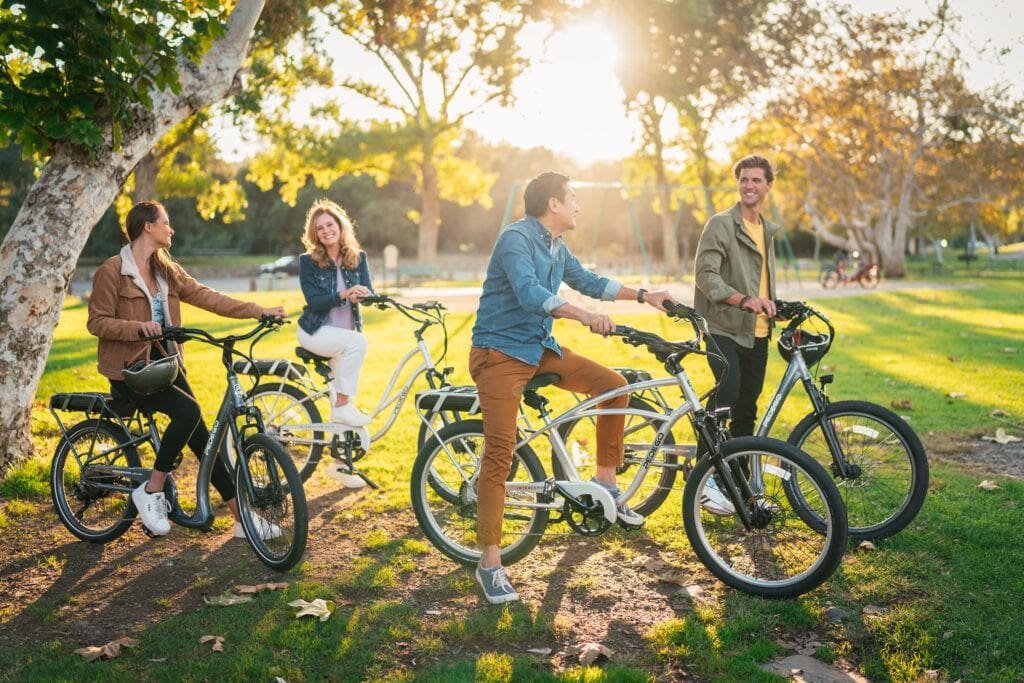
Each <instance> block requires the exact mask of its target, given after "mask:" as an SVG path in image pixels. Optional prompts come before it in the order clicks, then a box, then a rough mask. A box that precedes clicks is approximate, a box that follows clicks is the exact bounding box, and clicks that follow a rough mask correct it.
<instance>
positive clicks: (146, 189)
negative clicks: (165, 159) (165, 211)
mask: <svg viewBox="0 0 1024 683" xmlns="http://www.w3.org/2000/svg"><path fill="white" fill-rule="evenodd" d="M159 165H160V157H158V156H157V154H156V150H155V149H151V150H149V152H147V153H146V156H144V157H142V161H140V162H139V163H138V165H137V166H136V167H135V171H133V175H134V177H135V189H134V190H133V191H132V203H133V204H138V203H139V202H145V201H158V200H159V198H158V197H157V196H156V170H157V167H158V166H159Z"/></svg>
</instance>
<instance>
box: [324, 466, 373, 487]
mask: <svg viewBox="0 0 1024 683" xmlns="http://www.w3.org/2000/svg"><path fill="white" fill-rule="evenodd" d="M327 476H328V477H330V478H331V479H333V480H334V481H336V482H338V483H339V484H341V485H342V486H344V487H345V488H347V489H361V488H363V487H364V486H366V482H365V481H363V478H362V477H358V476H356V475H354V474H352V473H350V472H348V471H347V470H346V469H345V466H344V465H340V464H337V463H335V464H333V465H331V466H330V467H328V468H327Z"/></svg>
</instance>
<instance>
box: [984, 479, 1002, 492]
mask: <svg viewBox="0 0 1024 683" xmlns="http://www.w3.org/2000/svg"><path fill="white" fill-rule="evenodd" d="M978 488H979V489H981V490H982V491H995V490H996V489H999V488H1001V487H1000V486H999V484H997V483H995V482H994V481H992V480H990V479H984V480H982V482H981V483H980V484H978Z"/></svg>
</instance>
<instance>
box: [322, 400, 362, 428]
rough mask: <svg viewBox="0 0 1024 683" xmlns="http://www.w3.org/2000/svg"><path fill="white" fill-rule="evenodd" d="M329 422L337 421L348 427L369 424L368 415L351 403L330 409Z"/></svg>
mask: <svg viewBox="0 0 1024 683" xmlns="http://www.w3.org/2000/svg"><path fill="white" fill-rule="evenodd" d="M331 422H338V423H340V424H343V425H348V426H350V427H362V426H364V425H368V424H370V416H369V415H367V414H366V413H364V412H363V411H361V410H359V409H358V408H356V407H355V406H354V405H352V404H351V403H346V404H345V405H343V406H334V408H332V409H331Z"/></svg>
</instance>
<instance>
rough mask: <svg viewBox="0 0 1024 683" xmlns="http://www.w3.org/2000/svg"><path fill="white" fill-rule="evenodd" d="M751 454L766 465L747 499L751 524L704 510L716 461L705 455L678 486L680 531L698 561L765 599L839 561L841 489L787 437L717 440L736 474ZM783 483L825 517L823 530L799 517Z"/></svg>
mask: <svg viewBox="0 0 1024 683" xmlns="http://www.w3.org/2000/svg"><path fill="white" fill-rule="evenodd" d="M750 458H760V462H761V463H762V464H763V465H764V468H763V472H764V476H763V480H764V487H763V488H761V489H756V491H757V492H758V496H757V498H755V499H752V500H751V501H748V503H747V504H748V506H749V508H748V509H750V510H751V512H752V514H753V515H756V516H757V518H758V521H757V523H756V524H754V525H753V526H752V527H751V528H749V529H748V528H746V527H745V526H744V524H743V521H742V519H741V518H740V516H739V515H738V514H736V513H733V514H727V515H718V514H714V513H712V512H709V511H708V510H706V509H704V507H703V505H702V494H703V492H704V487H705V486H706V485H707V482H708V480H709V479H710V478H711V476H713V475H715V473H716V469H715V464H714V460H713V459H712V458H711V457H705V458H701V459H700V460H699V461H698V462H697V464H696V465H695V466H694V468H693V471H692V472H691V473H690V476H688V477H687V480H686V486H685V488H684V489H683V524H684V526H685V527H686V536H687V538H689V540H690V544H691V545H692V547H693V550H694V552H695V553H696V554H697V557H698V558H699V559H700V560H701V562H703V563H704V566H706V567H707V568H708V569H709V570H710V571H711V573H712V574H714V575H715V576H716V577H718V578H719V579H721V580H722V581H723V582H725V583H726V584H728V585H729V586H732V587H733V588H737V589H739V590H741V591H743V592H745V593H750V594H753V595H758V596H761V597H765V598H793V597H796V596H798V595H802V594H804V593H806V592H808V591H810V590H812V589H814V588H816V587H818V586H820V585H821V584H822V583H824V582H825V581H826V580H828V578H829V577H830V576H832V574H833V572H835V570H836V568H837V567H838V566H839V563H840V562H841V561H842V558H843V552H844V551H845V549H846V538H847V522H846V510H845V508H844V507H843V502H842V498H841V497H840V495H839V490H838V489H837V488H836V485H835V483H834V482H833V481H832V478H831V477H829V476H828V473H827V472H825V470H824V469H823V468H822V467H821V465H820V464H819V463H818V462H817V461H816V460H814V459H813V458H811V457H810V456H809V455H807V454H805V453H802V452H800V451H799V450H798V449H797V448H795V447H794V446H791V445H790V444H787V443H785V442H782V441H779V440H777V439H769V438H766V437H750V436H745V437H740V438H736V439H730V440H729V441H727V442H725V444H723V446H722V459H723V462H724V464H725V466H726V467H728V468H729V471H730V472H732V473H733V474H734V475H736V474H738V473H739V471H740V470H741V468H742V467H744V463H749V462H750V460H747V459H750ZM734 464H735V467H734V466H733V465H734ZM786 482H792V483H793V484H795V485H796V486H798V487H799V488H800V490H801V491H802V492H803V494H804V495H802V496H801V497H800V498H799V503H800V504H801V505H807V506H810V507H812V508H813V509H814V510H815V511H816V513H817V516H818V518H819V519H821V520H824V521H825V522H826V524H825V526H824V528H823V529H822V530H820V531H819V530H817V529H814V528H812V527H811V526H810V525H808V524H807V523H805V522H804V520H803V515H802V514H799V513H798V511H797V510H796V509H795V508H796V505H795V504H794V503H793V501H792V499H791V498H790V497H789V496H788V495H787V494H786V491H785V488H786V487H785V485H784V484H785V483H786Z"/></svg>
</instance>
